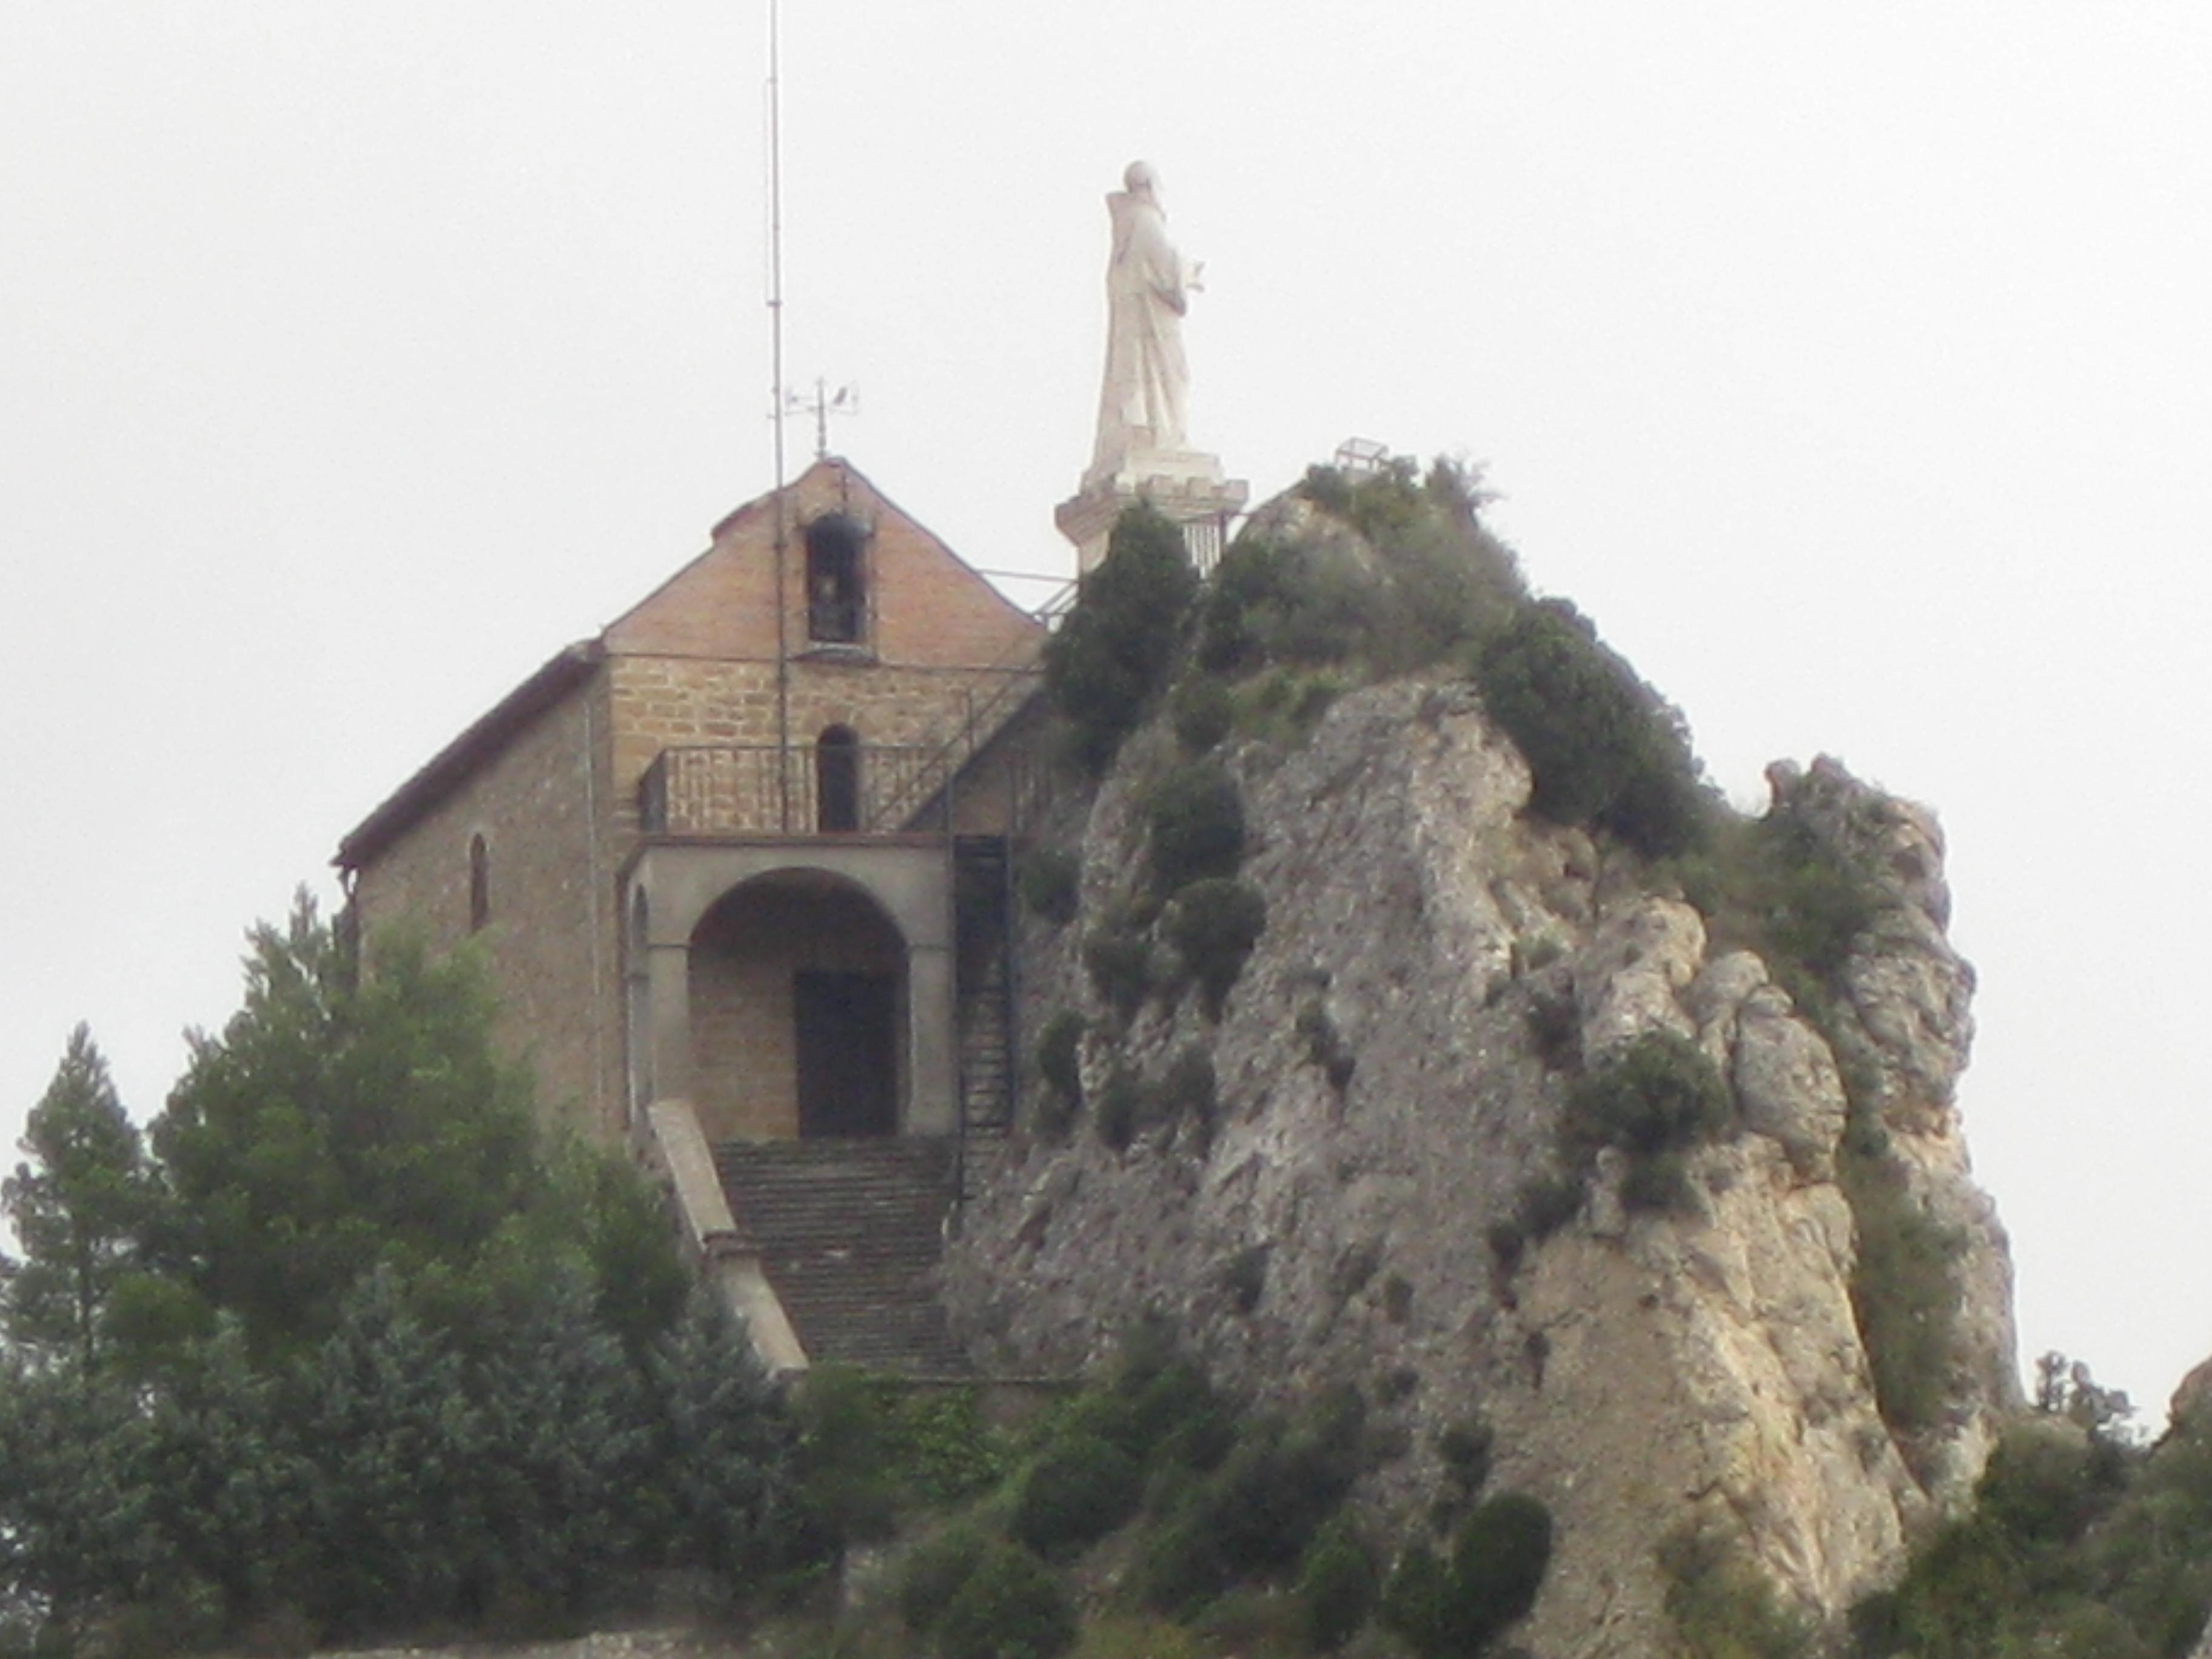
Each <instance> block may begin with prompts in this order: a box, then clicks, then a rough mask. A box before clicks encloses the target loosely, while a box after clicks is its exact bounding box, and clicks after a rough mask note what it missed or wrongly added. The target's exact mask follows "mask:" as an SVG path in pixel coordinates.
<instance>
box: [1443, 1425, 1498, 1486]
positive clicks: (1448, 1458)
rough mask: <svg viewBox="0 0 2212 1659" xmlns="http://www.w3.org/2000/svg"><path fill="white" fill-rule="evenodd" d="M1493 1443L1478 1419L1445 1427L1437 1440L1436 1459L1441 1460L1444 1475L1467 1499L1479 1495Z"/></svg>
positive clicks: (1488, 1430)
mask: <svg viewBox="0 0 2212 1659" xmlns="http://www.w3.org/2000/svg"><path fill="white" fill-rule="evenodd" d="M1495 1440H1496V1436H1495V1434H1494V1433H1493V1432H1492V1429H1491V1426H1490V1425H1489V1424H1487V1423H1486V1422H1484V1421H1483V1420H1482V1419H1480V1418H1468V1419H1462V1420H1461V1421H1459V1422H1456V1423H1449V1424H1447V1425H1444V1428H1443V1431H1442V1432H1441V1433H1439V1434H1438V1435H1437V1456H1438V1457H1440V1458H1442V1459H1443V1465H1444V1470H1445V1473H1446V1474H1448V1475H1449V1476H1450V1478H1451V1480H1452V1483H1453V1484H1454V1485H1455V1486H1458V1487H1459V1488H1460V1490H1461V1491H1462V1492H1465V1493H1466V1494H1467V1495H1468V1497H1470V1498H1471V1497H1473V1496H1474V1494H1475V1493H1476V1492H1480V1491H1481V1490H1482V1483H1483V1482H1484V1481H1486V1480H1489V1479H1490V1455H1491V1448H1492V1444H1493V1443H1494V1442H1495Z"/></svg>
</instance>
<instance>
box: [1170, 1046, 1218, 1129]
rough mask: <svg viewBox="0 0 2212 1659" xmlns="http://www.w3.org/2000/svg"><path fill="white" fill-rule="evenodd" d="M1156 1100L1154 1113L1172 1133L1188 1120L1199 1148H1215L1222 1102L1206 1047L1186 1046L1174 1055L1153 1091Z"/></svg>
mask: <svg viewBox="0 0 2212 1659" xmlns="http://www.w3.org/2000/svg"><path fill="white" fill-rule="evenodd" d="M1154 1102H1155V1115H1156V1116H1157V1117H1158V1120H1159V1121H1160V1122H1161V1123H1162V1124H1163V1125H1164V1126H1165V1127H1167V1128H1168V1129H1169V1130H1170V1132H1172V1131H1174V1130H1176V1129H1178V1128H1180V1127H1182V1125H1183V1124H1186V1123H1188V1124H1189V1125H1190V1126H1191V1133H1192V1139H1193V1140H1194V1143H1195V1145H1196V1146H1197V1148H1198V1150H1199V1151H1200V1152H1201V1153H1203V1152H1206V1151H1208V1150H1210V1149H1211V1148H1212V1145H1213V1132H1214V1128H1215V1126H1216V1124H1217V1122H1218V1120H1219V1118H1220V1115H1221V1103H1220V1098H1219V1096H1218V1092H1217V1088H1216V1085H1215V1082H1214V1077H1213V1060H1212V1057H1211V1056H1210V1055H1208V1054H1206V1050H1205V1049H1203V1048H1196V1047H1193V1048H1185V1049H1184V1050H1183V1051H1182V1053H1181V1054H1177V1055H1176V1057H1175V1059H1174V1060H1173V1061H1172V1062H1171V1063H1170V1065H1169V1066H1168V1069H1167V1074H1166V1075H1165V1076H1164V1077H1163V1078H1162V1079H1160V1082H1159V1086H1158V1089H1157V1090H1156V1091H1154Z"/></svg>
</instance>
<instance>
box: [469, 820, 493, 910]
mask: <svg viewBox="0 0 2212 1659" xmlns="http://www.w3.org/2000/svg"><path fill="white" fill-rule="evenodd" d="M490 920H491V849H490V848H489V847H487V846H485V845H484V838H483V836H470V837H469V932H471V933H475V932H476V931H477V929H478V928H480V927H483V925H484V924H485V923H486V922H488V921H490Z"/></svg>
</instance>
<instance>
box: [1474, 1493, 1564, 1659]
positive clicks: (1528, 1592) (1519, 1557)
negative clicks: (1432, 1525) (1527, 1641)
mask: <svg viewBox="0 0 2212 1659" xmlns="http://www.w3.org/2000/svg"><path fill="white" fill-rule="evenodd" d="M1551 1559H1552V1512H1551V1511H1550V1510H1547V1509H1546V1508H1545V1507H1544V1505H1543V1504H1541V1502H1539V1501H1538V1500H1537V1499H1536V1498H1532V1497H1530V1496H1529V1495H1528V1493H1526V1492H1504V1493H1502V1494H1500V1495H1499V1496H1498V1497H1496V1498H1488V1499H1486V1500H1485V1501H1484V1502H1482V1503H1480V1504H1476V1505H1475V1507H1474V1511H1473V1513H1471V1514H1470V1515H1468V1517H1467V1522H1466V1524H1465V1525H1464V1526H1462V1528H1460V1533H1459V1536H1458V1537H1457V1538H1456V1539H1455V1540H1454V1541H1453V1543H1452V1560H1451V1577H1452V1600H1453V1606H1454V1622H1455V1623H1456V1624H1457V1625H1458V1626H1460V1628H1461V1629H1462V1630H1463V1631H1466V1632H1468V1633H1469V1634H1470V1635H1471V1636H1474V1641H1475V1642H1476V1643H1477V1644H1480V1643H1481V1642H1485V1641H1487V1640H1488V1639H1489V1638H1491V1637H1492V1635H1494V1634H1495V1633H1496V1632H1498V1631H1501V1630H1503V1629H1504V1628H1505V1626H1508V1625H1510V1624H1512V1623H1514V1622H1515V1621H1516V1620H1521V1619H1523V1618H1526V1617H1527V1616H1528V1609H1529V1608H1531V1607H1534V1606H1535V1605H1536V1592H1537V1591H1538V1590H1540V1589H1542V1588H1543V1583H1544V1571H1545V1569H1546V1568H1547V1567H1548V1566H1549V1565H1551ZM1476 1632H1480V1634H1476Z"/></svg>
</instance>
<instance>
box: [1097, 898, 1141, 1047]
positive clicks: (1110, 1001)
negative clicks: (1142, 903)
mask: <svg viewBox="0 0 2212 1659" xmlns="http://www.w3.org/2000/svg"><path fill="white" fill-rule="evenodd" d="M1083 965H1084V967H1085V969H1087V970H1089V972H1090V975H1091V989H1093V990H1094V991H1096V992H1097V994H1098V995H1099V996H1100V998H1101V999H1102V1000H1103V1001H1104V1002H1105V1003H1106V1006H1108V1007H1109V1008H1111V1009H1112V1010H1113V1011H1114V1016H1115V1018H1117V1019H1119V1020H1120V1021H1121V1023H1122V1024H1125V1025H1126V1024H1128V1022H1129V1021H1131V1020H1132V1019H1134V1018H1136V1017H1137V1010H1138V1009H1139V1008H1141V1007H1143V1006H1144V1004H1145V996H1146V993H1147V992H1149V991H1150V990H1151V989H1152V944H1151V942H1150V941H1149V940H1147V939H1146V938H1145V936H1144V935H1143V934H1142V933H1139V932H1137V931H1136V930H1135V929H1133V927H1130V926H1129V925H1128V924H1127V921H1121V920H1118V919H1116V920H1111V921H1106V922H1103V923H1102V924H1100V925H1099V926H1098V927H1095V928H1093V929H1092V930H1091V933H1090V934H1089V935H1088V936H1087V937H1086V938H1085V939H1084V941H1083Z"/></svg>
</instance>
